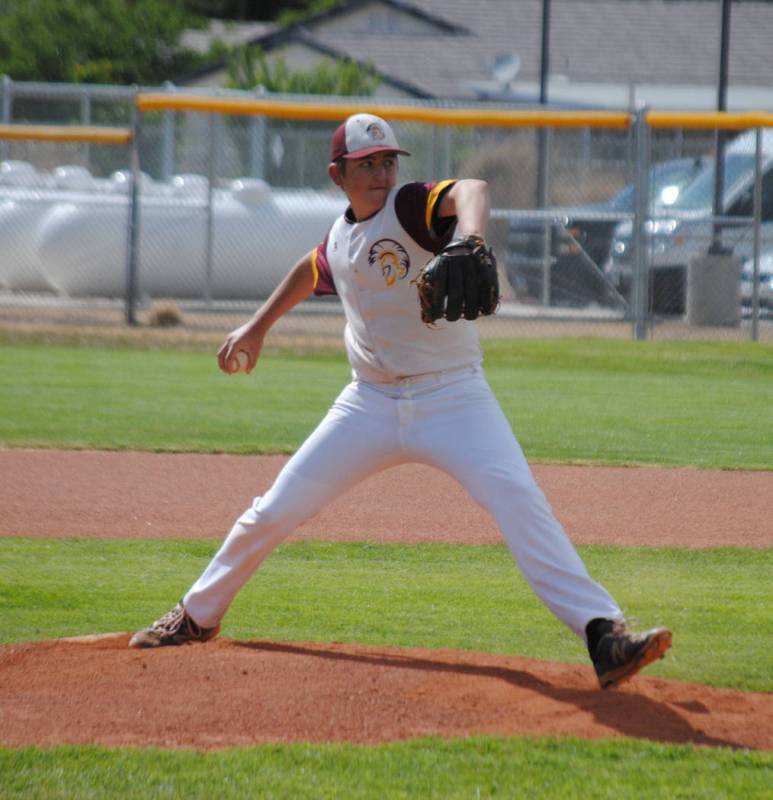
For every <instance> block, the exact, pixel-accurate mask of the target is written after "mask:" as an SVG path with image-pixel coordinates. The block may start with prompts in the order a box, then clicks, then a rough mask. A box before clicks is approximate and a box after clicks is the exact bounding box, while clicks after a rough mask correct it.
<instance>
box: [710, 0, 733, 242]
mask: <svg viewBox="0 0 773 800" xmlns="http://www.w3.org/2000/svg"><path fill="white" fill-rule="evenodd" d="M729 50H730V0H722V20H721V24H720V43H719V82H718V86H717V111H727V71H728V56H729ZM725 139H726V135H725V132H724V131H723V130H719V129H718V130H717V131H716V134H715V143H716V146H715V165H714V203H713V207H712V216H713V217H714V225H713V235H712V240H711V247H710V249H709V252H710V253H724V252H725V249H724V248H723V246H722V226H721V224H719V222H718V217H721V216H722V212H723V211H724V196H725Z"/></svg>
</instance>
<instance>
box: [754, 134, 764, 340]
mask: <svg viewBox="0 0 773 800" xmlns="http://www.w3.org/2000/svg"><path fill="white" fill-rule="evenodd" d="M761 233H762V128H757V131H756V137H755V146H754V268H753V269H752V341H754V342H756V341H759V337H760V236H761Z"/></svg>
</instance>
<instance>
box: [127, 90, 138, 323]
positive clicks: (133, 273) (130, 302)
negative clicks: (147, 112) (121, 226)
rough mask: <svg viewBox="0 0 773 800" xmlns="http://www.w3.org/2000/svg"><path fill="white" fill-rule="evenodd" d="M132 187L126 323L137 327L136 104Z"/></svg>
mask: <svg viewBox="0 0 773 800" xmlns="http://www.w3.org/2000/svg"><path fill="white" fill-rule="evenodd" d="M131 129H132V139H131V150H130V159H131V168H130V172H131V186H130V191H129V230H128V232H127V233H128V235H127V237H126V238H127V241H126V322H127V324H128V325H136V324H137V317H136V303H137V287H138V283H139V281H138V277H139V225H140V208H139V204H140V191H139V188H140V187H139V183H140V155H139V138H140V115H139V111H138V110H137V106H136V104H132V112H131Z"/></svg>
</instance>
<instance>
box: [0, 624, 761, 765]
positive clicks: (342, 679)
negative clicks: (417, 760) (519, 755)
mask: <svg viewBox="0 0 773 800" xmlns="http://www.w3.org/2000/svg"><path fill="white" fill-rule="evenodd" d="M127 639H128V637H127V636H124V635H118V636H113V637H106V638H101V639H97V640H96V641H93V642H58V643H54V642H45V643H41V644H24V645H14V646H10V647H2V648H0V672H1V673H2V676H3V680H2V681H0V707H1V708H2V709H3V725H2V729H1V730H0V744H2V745H4V746H11V747H20V746H24V745H33V744H34V745H41V744H42V745H54V744H59V743H63V742H67V743H74V744H75V743H81V744H83V743H97V744H102V745H109V746H121V745H133V746H140V745H142V746H146V745H152V746H157V747H195V748H200V749H212V748H219V747H227V746H242V745H252V744H258V743H264V742H297V741H304V742H329V741H337V742H343V741H346V742H355V743H365V744H373V743H376V742H384V741H392V740H396V739H408V738H412V737H417V736H469V735H476V734H492V735H507V736H522V735H541V736H584V737H589V738H617V737H622V736H629V737H637V738H643V739H650V740H656V741H663V742H672V743H678V744H682V743H694V744H701V745H716V746H718V745H723V746H729V747H748V748H755V749H766V750H770V749H773V726H771V720H773V695H766V694H752V693H743V692H737V691H732V690H728V689H712V688H708V687H705V686H699V685H694V684H685V683H675V682H672V681H665V680H659V679H654V678H648V677H644V676H639V677H638V678H637V679H636V681H635V682H634V683H630V684H628V685H627V686H624V687H622V688H621V689H618V690H616V691H607V692H602V691H600V690H599V689H598V688H597V686H596V683H595V679H594V678H593V675H592V670H591V669H590V668H589V667H586V666H572V665H565V664H552V663H546V662H540V661H531V660H529V659H525V658H516V657H507V658H505V657H501V656H492V655H488V654H483V653H469V652H464V653H462V652H454V651H446V650H407V649H401V648H395V647H358V646H353V645H341V644H303V643H297V642H295V643H291V644H290V643H281V642H264V641H232V640H228V639H222V640H216V641H214V642H210V643H209V644H206V645H200V646H188V647H182V648H165V649H163V650H161V651H156V652H147V651H137V650H129V649H127V647H126V643H127ZM54 660H55V663H56V668H55V674H56V680H55V681H54V680H52V679H51V675H52V668H51V666H50V665H51V664H52V663H53V662H54Z"/></svg>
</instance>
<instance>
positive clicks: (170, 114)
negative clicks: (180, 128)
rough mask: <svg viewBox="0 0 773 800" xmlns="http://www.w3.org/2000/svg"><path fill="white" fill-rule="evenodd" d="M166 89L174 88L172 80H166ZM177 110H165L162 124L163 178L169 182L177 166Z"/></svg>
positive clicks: (171, 89)
mask: <svg viewBox="0 0 773 800" xmlns="http://www.w3.org/2000/svg"><path fill="white" fill-rule="evenodd" d="M164 89H166V90H168V91H173V90H174V84H173V83H172V82H171V81H164ZM175 121H176V120H175V112H174V111H164V117H163V122H162V125H161V180H162V181H164V183H168V182H169V179H170V178H171V177H172V175H173V173H174V168H175V142H174V130H175Z"/></svg>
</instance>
